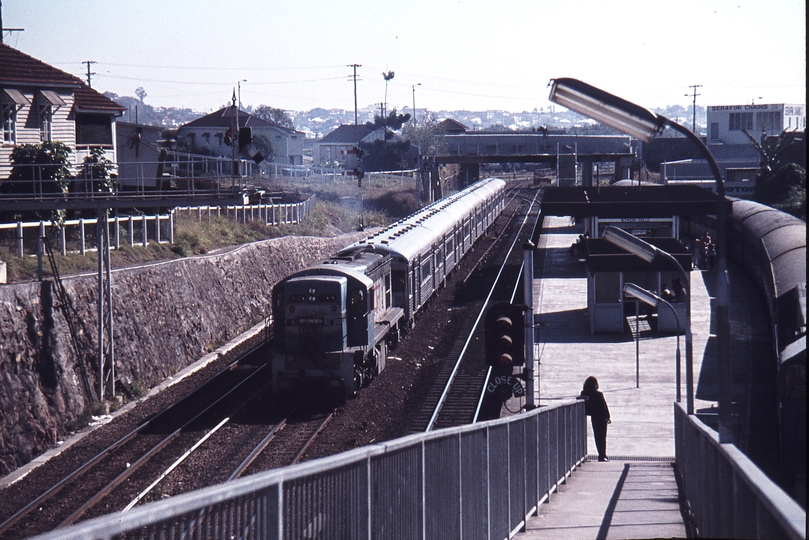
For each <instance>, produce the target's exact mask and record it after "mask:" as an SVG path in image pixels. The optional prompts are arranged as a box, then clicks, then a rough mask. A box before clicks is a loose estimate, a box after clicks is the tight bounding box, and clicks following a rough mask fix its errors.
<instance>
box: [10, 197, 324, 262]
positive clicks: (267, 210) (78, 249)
mask: <svg viewBox="0 0 809 540" xmlns="http://www.w3.org/2000/svg"><path fill="white" fill-rule="evenodd" d="M316 201H317V199H316V197H315V196H314V195H313V196H311V197H309V198H308V199H306V200H304V201H301V202H298V203H272V202H267V203H255V204H252V203H251V204H242V205H223V206H177V207H174V208H172V209H171V210H170V211H169V212H166V213H163V214H160V213H155V214H153V215H148V214H146V213H138V214H129V215H117V216H112V217H110V218H109V224H110V227H111V228H112V230H111V232H110V239H111V240H110V244H111V247H112V248H113V249H120V248H121V242H122V237H123V238H124V239H125V241H126V242H127V243H128V244H129V245H130V246H135V245H139V246H144V247H146V246H148V245H149V242H150V241H154V242H158V243H169V244H172V243H174V220H175V217H176V215H178V214H179V213H185V214H187V215H193V214H196V215H197V218H198V219H199V220H200V221H202V220H203V219H207V220H208V221H210V219H211V216H217V217H219V216H225V217H227V218H229V219H232V220H234V221H237V222H242V223H246V222H248V221H258V220H264V223H265V224H266V225H269V226H278V225H285V224H296V223H298V222H299V221H300V220H302V219H303V218H304V217H306V215H307V214H309V212H311V210H312V208H314V205H315V202H316ZM97 224H98V218H79V219H67V220H65V221H64V222H63V225H62V226H61V227H60V226H59V225H58V224H56V223H54V222H52V221H49V220H48V221H46V220H39V221H16V222H13V223H0V234H3V233H2V231H7V232H6V233H5V235H6V240H5V241H6V242H8V241H9V238H8V237H9V236H10V237H11V238H10V240H11V242H12V243H13V246H14V247H13V252H14V253H15V254H16V256H17V257H18V258H22V257H25V256H26V254H29V255H35V254H37V253H39V249H40V248H39V243H38V240H39V239H41V238H42V237H44V236H45V234H46V232H47V231H48V230H56V231H57V232H56V234H57V235H58V237H59V238H58V240H59V244H58V245H59V251H60V253H61V254H62V255H66V254H67V253H68V252H69V251H70V252H75V253H79V254H81V255H85V254H86V253H87V252H88V251H96V249H97V248H96V247H95V246H96V236H97V230H96V226H97ZM15 233H16V234H15Z"/></svg>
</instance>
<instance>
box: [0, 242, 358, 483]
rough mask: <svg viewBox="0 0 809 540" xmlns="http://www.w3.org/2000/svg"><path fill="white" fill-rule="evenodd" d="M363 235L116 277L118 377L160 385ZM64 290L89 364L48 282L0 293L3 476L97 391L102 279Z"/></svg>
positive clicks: (262, 247)
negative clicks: (299, 274)
mask: <svg viewBox="0 0 809 540" xmlns="http://www.w3.org/2000/svg"><path fill="white" fill-rule="evenodd" d="M364 236H365V234H363V233H357V234H353V235H344V236H339V237H336V238H311V237H285V238H279V239H273V240H267V241H263V242H257V243H254V244H248V245H244V246H240V247H238V248H234V249H230V250H227V251H223V252H220V253H217V254H211V255H206V256H201V257H192V258H187V259H180V260H174V261H167V262H162V263H155V264H149V265H145V266H140V267H133V268H126V269H121V270H115V271H113V273H112V280H111V282H112V298H113V301H112V304H113V328H114V336H115V341H114V345H115V364H116V375H117V376H118V378H120V379H123V380H130V381H133V382H136V383H137V384H139V385H141V386H142V387H143V388H149V387H151V386H154V385H155V384H157V383H159V382H160V381H162V380H163V379H165V378H166V377H168V376H170V375H172V374H174V373H176V372H177V371H179V370H180V369H182V368H183V367H185V366H187V365H189V364H191V363H193V362H194V361H195V360H197V359H198V358H200V357H201V356H203V355H205V354H206V353H208V352H210V351H212V350H214V349H215V348H217V347H218V346H220V345H222V344H223V343H225V342H227V341H228V340H230V339H233V338H234V337H236V336H238V335H239V334H240V333H242V332H244V331H245V330H247V329H248V328H250V327H251V326H252V325H254V324H256V323H257V322H259V321H261V320H262V319H263V318H264V317H265V316H267V315H269V314H270V305H271V304H270V300H271V291H272V286H273V285H274V284H275V283H276V282H277V281H278V280H279V279H281V278H283V277H285V276H287V275H289V274H290V273H292V272H294V271H296V270H299V269H301V268H303V267H304V266H306V265H308V264H310V263H312V262H315V261H316V260H318V259H322V258H324V257H326V256H327V255H328V254H330V253H334V252H335V251H337V250H338V249H340V248H342V247H344V246H345V245H348V244H350V243H352V242H355V241H357V240H359V239H360V238H362V237H364ZM63 283H64V286H65V289H66V292H67V294H68V296H69V297H70V299H71V300H72V303H73V305H74V306H75V308H76V311H77V317H74V321H77V322H76V327H77V328H78V329H79V331H80V332H81V333H82V339H83V340H84V341H86V342H87V344H88V345H89V347H88V349H89V350H88V351H87V352H86V361H85V362H81V361H79V357H77V355H76V352H75V347H74V345H73V342H72V340H71V334H70V331H69V328H68V324H67V320H66V318H65V317H64V315H63V313H62V311H61V310H60V309H58V305H55V304H58V299H57V296H56V294H55V291H54V284H53V283H52V282H50V281H46V282H43V283H20V284H11V285H3V286H0V476H1V475H5V474H7V473H9V472H10V471H12V470H14V469H15V468H17V467H19V466H20V465H23V464H25V463H27V462H28V461H30V460H31V459H33V458H34V457H36V456H37V455H39V454H41V453H42V452H43V451H45V450H47V449H48V448H49V447H51V446H53V445H54V444H55V443H56V442H57V441H58V440H60V439H62V438H63V437H65V436H66V435H67V434H69V432H70V431H71V430H72V429H73V428H74V427H75V426H77V425H78V424H79V422H80V419H81V418H82V417H85V418H86V416H87V413H88V411H89V410H90V408H91V406H92V401H91V398H90V397H89V396H88V393H90V392H95V393H97V388H98V382H97V374H96V373H94V371H95V369H96V368H95V362H96V357H97V352H96V351H95V350H93V348H94V347H97V343H98V341H97V337H98V280H97V276H96V275H94V274H93V275H81V276H74V277H69V278H65V279H63Z"/></svg>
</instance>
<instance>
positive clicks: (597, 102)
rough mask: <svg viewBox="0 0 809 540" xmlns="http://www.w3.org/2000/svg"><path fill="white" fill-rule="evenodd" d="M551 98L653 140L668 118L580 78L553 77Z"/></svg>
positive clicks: (606, 122)
mask: <svg viewBox="0 0 809 540" xmlns="http://www.w3.org/2000/svg"><path fill="white" fill-rule="evenodd" d="M550 87H551V93H550V95H549V96H548V99H549V100H550V101H552V102H553V103H556V104H558V105H561V106H563V107H566V108H568V109H570V110H571V111H574V112H577V113H579V114H582V115H584V116H587V117H588V118H592V119H593V120H597V121H599V122H601V123H602V124H606V125H608V126H610V127H612V128H615V129H617V130H618V131H620V132H622V133H626V134H627V135H629V136H631V137H635V138H636V139H640V140H641V141H643V142H651V141H652V140H653V139H654V138H655V137H657V135H659V134H660V133H661V132H662V131H663V128H664V127H665V126H666V123H667V122H668V120H667V119H666V118H665V117H664V116H660V115H659V114H655V113H653V112H651V111H649V110H647V109H644V108H643V107H641V106H640V105H635V104H634V103H631V102H629V101H626V100H625V99H622V98H619V97H618V96H614V95H612V94H610V93H608V92H605V91H603V90H600V89H598V88H596V87H594V86H590V85H589V84H587V83H584V82H582V81H580V80H578V79H570V78H561V79H551V82H550Z"/></svg>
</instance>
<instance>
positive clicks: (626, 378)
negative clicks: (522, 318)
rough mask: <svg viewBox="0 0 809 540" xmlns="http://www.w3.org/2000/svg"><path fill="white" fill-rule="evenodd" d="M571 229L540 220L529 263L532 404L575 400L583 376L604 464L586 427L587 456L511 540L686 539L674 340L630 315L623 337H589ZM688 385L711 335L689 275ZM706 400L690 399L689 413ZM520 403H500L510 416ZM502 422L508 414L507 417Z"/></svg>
mask: <svg viewBox="0 0 809 540" xmlns="http://www.w3.org/2000/svg"><path fill="white" fill-rule="evenodd" d="M579 233H580V231H579V230H577V229H575V228H574V227H571V225H570V220H569V219H568V218H558V217H549V218H546V220H545V225H544V228H543V234H542V236H541V237H540V244H539V246H537V254H536V258H535V264H536V267H535V276H537V279H535V281H534V321H535V324H536V325H537V327H538V328H537V331H536V347H535V350H534V357H535V360H536V361H537V364H536V365H535V374H538V379H539V382H538V384H537V385H536V386H537V388H536V390H535V400H536V402H537V403H539V404H540V405H547V404H552V403H555V402H557V401H559V400H567V399H571V398H575V397H576V396H577V395H579V393H580V392H581V390H582V385H583V383H584V380H585V379H586V378H587V377H589V376H591V375H592V376H594V377H596V378H597V379H598V382H599V389H600V390H601V391H602V392H603V393H604V397H605V399H606V401H607V404H608V406H609V409H610V413H611V419H612V423H611V424H610V425H609V427H608V431H607V455H608V456H609V459H610V461H609V462H607V463H604V462H598V461H596V459H595V453H596V452H595V442H594V439H593V432H592V428H591V426H590V423H589V419H588V425H587V430H588V438H587V444H588V454H589V455H590V457H589V458H588V461H587V462H586V463H584V464H583V466H582V467H580V468H578V469H576V470H575V471H574V472H573V473H572V474H571V476H570V477H569V478H568V480H567V483H566V484H564V485H562V486H561V487H560V488H559V490H558V491H557V492H555V493H553V494H552V495H551V497H550V501H549V503H548V504H543V505H541V506H540V508H539V513H538V515H536V516H534V517H532V518H531V519H529V521H528V523H527V527H526V528H527V531H526V532H524V533H521V534H519V535H518V536H517V538H576V539H585V538H671V537H682V538H684V537H685V536H686V531H685V525H684V523H683V518H682V516H681V514H680V506H679V500H678V495H677V486H676V481H675V476H674V470H673V461H674V405H673V404H674V401H675V398H676V384H675V381H676V349H677V337H676V336H675V335H669V334H663V335H661V334H658V333H657V331H656V329H654V328H652V327H650V325H649V323H648V322H646V321H645V320H641V321H640V325H639V328H638V330H639V331H638V337H639V340H638V341H637V342H636V340H635V322H634V316H631V317H629V318H628V321H631V324H628V325H627V330H626V331H625V332H624V333H623V334H618V333H616V334H591V333H590V325H589V319H588V313H587V279H586V269H585V265H584V263H583V262H580V261H579V260H578V258H577V257H576V256H574V255H573V253H572V252H571V250H570V246H571V244H573V243H575V241H576V238H577V237H578V234H579ZM691 300H692V304H691V314H692V317H691V324H692V334H693V351H694V381H695V384H696V382H697V381H698V380H699V374H700V372H701V369H702V357H703V352H704V351H705V348H706V344H707V343H708V340H709V337H710V317H711V313H710V297H709V294H708V290H707V288H706V285H705V282H704V280H703V274H702V272H700V271H694V272H692V273H691ZM680 349H681V357H682V366H681V373H682V383H681V395H682V402H683V404H685V399H686V380H685V338H684V336H681V337H680ZM711 405H712V403H711V402H703V401H699V400H697V401H695V409H697V410H699V409H703V408H709V407H710V406H711ZM522 406H524V401H523V400H511V401H509V402H508V403H507V404H506V407H507V409H508V410H509V411H511V412H514V413H516V412H517V411H518V410H519V409H520V408H521V407H522ZM506 414H507V413H506Z"/></svg>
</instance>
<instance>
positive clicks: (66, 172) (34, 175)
mask: <svg viewBox="0 0 809 540" xmlns="http://www.w3.org/2000/svg"><path fill="white" fill-rule="evenodd" d="M69 157H70V148H68V147H67V146H66V145H65V144H64V143H62V142H59V141H45V142H43V143H41V144H21V145H19V146H17V147H15V148H14V150H12V151H11V167H12V168H11V174H10V175H9V177H8V180H5V181H3V183H2V186H0V190H2V192H3V193H4V194H20V195H36V196H40V197H41V196H46V197H47V196H51V197H59V196H66V195H67V193H68V185H69V182H70V179H71V174H70V169H69V168H68V159H69ZM35 216H36V219H49V220H51V221H53V222H54V223H62V222H63V220H64V211H63V210H55V211H53V212H51V213H50V214H49V215H44V214H39V213H37V214H35Z"/></svg>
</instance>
